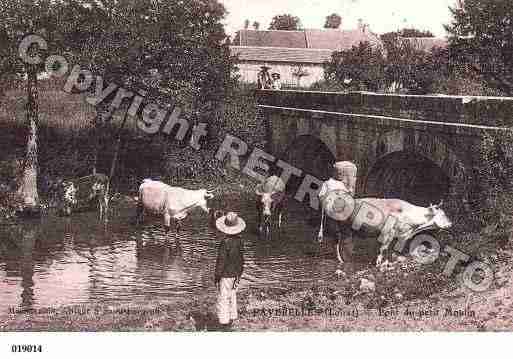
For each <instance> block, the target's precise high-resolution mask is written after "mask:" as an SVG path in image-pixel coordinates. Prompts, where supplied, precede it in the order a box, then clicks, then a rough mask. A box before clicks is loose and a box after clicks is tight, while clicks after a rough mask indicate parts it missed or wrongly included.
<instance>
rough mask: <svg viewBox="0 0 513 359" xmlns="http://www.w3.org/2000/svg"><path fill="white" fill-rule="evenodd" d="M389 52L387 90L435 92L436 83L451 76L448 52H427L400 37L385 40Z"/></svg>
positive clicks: (386, 68) (439, 49)
mask: <svg viewBox="0 0 513 359" xmlns="http://www.w3.org/2000/svg"><path fill="white" fill-rule="evenodd" d="M383 44H384V47H385V51H386V54H387V56H386V66H385V79H386V80H385V81H386V84H387V87H390V86H394V87H397V88H399V89H407V90H408V91H409V92H410V93H415V94H426V93H430V92H433V89H434V86H435V84H436V83H437V82H438V81H440V80H441V79H442V78H447V77H448V76H449V73H450V70H451V69H450V63H449V53H448V50H447V49H441V48H434V49H432V50H431V51H426V50H425V49H423V48H419V47H418V46H417V45H416V43H415V42H414V41H413V42H412V41H409V40H407V39H404V38H402V37H399V36H395V37H387V38H385V40H384V41H383Z"/></svg>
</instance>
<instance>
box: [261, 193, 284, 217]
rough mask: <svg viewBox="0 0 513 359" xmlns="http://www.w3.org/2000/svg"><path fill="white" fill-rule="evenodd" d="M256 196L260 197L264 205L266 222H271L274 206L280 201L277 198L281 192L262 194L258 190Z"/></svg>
mask: <svg viewBox="0 0 513 359" xmlns="http://www.w3.org/2000/svg"><path fill="white" fill-rule="evenodd" d="M256 194H257V195H258V196H260V203H261V204H262V215H263V216H264V220H269V219H270V218H271V214H272V212H271V211H272V208H273V204H275V203H276V202H277V201H278V198H277V196H279V192H260V191H259V190H257V191H256Z"/></svg>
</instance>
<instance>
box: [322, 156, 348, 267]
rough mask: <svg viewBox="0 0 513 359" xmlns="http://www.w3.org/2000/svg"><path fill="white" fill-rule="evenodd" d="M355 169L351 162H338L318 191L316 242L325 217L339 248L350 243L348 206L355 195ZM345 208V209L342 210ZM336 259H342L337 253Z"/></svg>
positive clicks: (341, 260)
mask: <svg viewBox="0 0 513 359" xmlns="http://www.w3.org/2000/svg"><path fill="white" fill-rule="evenodd" d="M357 170H358V169H357V167H356V165H355V164H354V163H353V162H349V161H340V162H336V163H335V164H334V165H333V172H334V174H333V177H331V178H330V179H328V180H327V181H325V182H324V183H323V184H322V186H321V189H320V191H319V199H320V202H321V211H322V212H321V213H322V214H321V225H320V228H319V234H318V237H317V238H318V240H319V241H322V239H323V237H324V219H325V215H327V217H328V220H327V223H326V224H327V225H328V226H329V227H332V228H334V232H335V238H336V241H337V245H338V246H339V248H343V244H344V241H347V242H348V243H351V242H352V235H353V231H352V229H351V223H350V216H351V215H352V211H351V209H352V208H350V206H342V208H341V206H340V204H344V205H345V204H350V202H351V201H352V197H353V196H354V194H355V187H356V173H357ZM343 207H346V208H343ZM337 258H338V260H339V261H340V262H343V258H342V256H341V255H340V253H338V251H337Z"/></svg>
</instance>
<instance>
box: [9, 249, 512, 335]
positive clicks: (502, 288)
mask: <svg viewBox="0 0 513 359" xmlns="http://www.w3.org/2000/svg"><path fill="white" fill-rule="evenodd" d="M512 258H513V248H511V247H509V248H507V249H503V250H499V251H498V253H497V258H496V259H495V264H494V266H493V267H494V270H495V279H494V282H493V284H492V286H491V287H490V289H488V290H487V291H484V292H472V291H470V290H469V289H466V288H465V287H464V286H463V285H462V283H461V274H457V275H456V276H454V277H445V276H443V275H442V274H441V266H428V267H426V266H424V265H420V264H417V263H416V262H415V261H414V260H413V259H412V258H411V257H398V260H397V261H396V262H395V264H394V265H393V266H392V267H389V268H388V269H387V270H382V271H380V270H377V269H376V268H374V267H371V266H369V267H367V268H365V269H364V270H360V271H356V272H355V271H351V268H347V267H340V268H339V270H337V271H336V272H335V273H333V276H332V278H331V281H330V283H329V285H324V286H303V287H295V288H294V287H289V288H283V289H266V290H262V289H252V288H244V289H242V290H241V291H240V292H239V294H238V301H239V320H238V321H236V323H235V326H234V328H233V330H234V331H341V332H345V331H383V330H389V331H503V330H511V329H512V328H513V317H512V316H511V314H512V312H513V282H512V281H511V273H512V270H513V264H512V261H511V259H512ZM284 284H285V283H284ZM212 286H213V285H212ZM215 300H216V298H215V292H214V290H213V288H209V289H208V290H206V292H205V294H204V295H202V296H199V297H194V298H193V299H192V298H183V299H181V300H173V301H171V300H170V301H162V300H161V301H159V302H152V301H148V302H145V303H144V304H142V305H141V304H136V303H132V304H128V305H127V304H125V305H119V304H87V305H83V306H82V305H77V306H62V307H56V308H39V309H37V310H35V311H31V312H23V311H20V309H16V308H11V309H10V313H3V314H1V315H0V331H179V332H182V331H186V332H187V331H201V330H208V331H215V330H217V327H216V319H215Z"/></svg>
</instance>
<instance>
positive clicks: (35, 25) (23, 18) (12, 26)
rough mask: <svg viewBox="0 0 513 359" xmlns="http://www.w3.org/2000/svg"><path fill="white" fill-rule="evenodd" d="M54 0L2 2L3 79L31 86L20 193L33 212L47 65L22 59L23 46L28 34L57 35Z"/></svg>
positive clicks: (33, 50)
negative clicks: (41, 81) (41, 87)
mask: <svg viewBox="0 0 513 359" xmlns="http://www.w3.org/2000/svg"><path fill="white" fill-rule="evenodd" d="M53 10H54V8H53V6H52V1H50V0H39V1H23V0H13V1H8V2H1V3H0V13H2V17H3V19H2V25H1V27H0V38H1V44H2V47H1V48H0V52H1V54H2V56H1V59H0V82H5V81H9V80H13V79H18V80H22V79H25V83H26V88H27V103H26V124H27V128H28V136H27V147H26V155H25V160H24V163H23V168H22V177H21V178H20V181H19V185H18V189H17V193H18V194H19V196H20V197H21V198H22V202H23V210H24V211H25V212H26V213H29V214H37V213H39V208H40V207H39V206H40V203H39V194H38V190H37V175H38V160H37V159H38V149H37V143H38V141H37V130H38V117H39V116H38V90H37V75H38V73H40V72H41V71H42V70H43V69H44V67H43V66H42V65H40V64H32V63H29V62H24V61H22V60H21V59H20V54H19V46H20V44H21V42H22V40H23V39H24V38H26V37H27V36H28V35H42V36H45V37H50V38H51V37H54V36H55V33H56V32H57V31H58V29H59V28H60V25H61V24H59V22H58V19H57V18H56V17H55V13H54V11H53ZM50 50H51V48H50V47H49V48H47V49H43V48H41V47H40V46H39V47H38V46H31V47H29V48H28V49H27V55H28V56H33V55H37V54H39V55H40V56H43V54H45V53H48V52H47V51H50Z"/></svg>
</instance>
